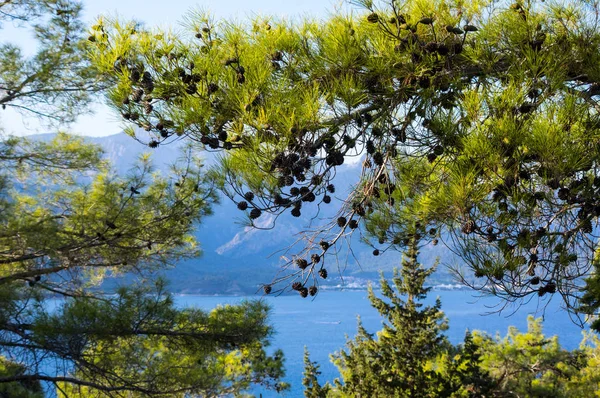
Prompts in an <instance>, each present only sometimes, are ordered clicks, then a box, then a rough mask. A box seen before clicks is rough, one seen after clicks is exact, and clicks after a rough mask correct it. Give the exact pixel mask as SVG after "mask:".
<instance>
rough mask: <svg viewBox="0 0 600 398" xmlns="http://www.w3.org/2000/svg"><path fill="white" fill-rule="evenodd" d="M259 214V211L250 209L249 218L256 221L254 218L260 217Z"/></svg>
mask: <svg viewBox="0 0 600 398" xmlns="http://www.w3.org/2000/svg"><path fill="white" fill-rule="evenodd" d="M261 214H262V212H261V211H260V210H259V209H252V210H251V211H250V218H252V219H256V218H258V217H260V215H261Z"/></svg>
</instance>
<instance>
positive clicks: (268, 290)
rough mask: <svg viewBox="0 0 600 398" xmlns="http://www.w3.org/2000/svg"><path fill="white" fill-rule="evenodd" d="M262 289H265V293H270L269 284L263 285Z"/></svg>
mask: <svg viewBox="0 0 600 398" xmlns="http://www.w3.org/2000/svg"><path fill="white" fill-rule="evenodd" d="M263 290H264V291H265V294H270V293H271V286H269V285H266V286H265V287H263Z"/></svg>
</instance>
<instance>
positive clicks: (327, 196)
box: [323, 195, 331, 204]
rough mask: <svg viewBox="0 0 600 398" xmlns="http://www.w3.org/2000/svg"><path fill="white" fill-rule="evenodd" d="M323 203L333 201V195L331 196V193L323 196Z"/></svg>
mask: <svg viewBox="0 0 600 398" xmlns="http://www.w3.org/2000/svg"><path fill="white" fill-rule="evenodd" d="M323 203H325V204H329V203H331V196H329V195H325V196H323Z"/></svg>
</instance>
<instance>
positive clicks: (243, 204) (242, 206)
mask: <svg viewBox="0 0 600 398" xmlns="http://www.w3.org/2000/svg"><path fill="white" fill-rule="evenodd" d="M237 207H238V209H240V210H246V209H247V208H248V202H246V201H245V200H242V201H241V202H240V203H238V204H237Z"/></svg>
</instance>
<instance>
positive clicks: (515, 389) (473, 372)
mask: <svg viewBox="0 0 600 398" xmlns="http://www.w3.org/2000/svg"><path fill="white" fill-rule="evenodd" d="M416 256H417V252H416V250H414V243H412V244H411V247H410V248H409V250H408V252H407V253H406V258H405V260H404V261H403V264H402V274H401V276H400V275H398V274H396V275H395V277H394V279H393V282H394V286H395V287H396V291H397V292H398V293H396V291H394V290H393V289H392V288H391V286H390V285H389V283H387V282H386V281H385V280H382V294H383V295H384V297H385V298H386V299H385V300H384V299H380V298H377V297H376V296H375V295H374V294H373V291H372V290H370V292H369V300H370V301H371V304H372V306H373V307H374V308H376V309H377V310H378V312H379V314H380V315H381V316H382V317H383V318H384V319H385V320H386V321H387V322H385V323H384V325H383V329H382V330H380V331H379V332H377V334H376V335H373V334H370V333H368V332H367V331H366V330H365V329H364V328H363V327H362V325H361V324H360V322H359V327H358V333H357V335H356V336H355V337H354V339H353V340H349V341H348V342H347V344H346V350H344V351H341V352H339V353H336V354H334V355H333V356H332V361H333V363H334V364H335V365H336V366H337V367H338V369H339V371H340V375H341V380H338V379H336V380H335V385H334V386H333V387H330V385H329V383H327V384H325V389H320V388H321V386H320V385H319V383H318V381H317V379H316V374H315V369H317V366H318V365H317V364H315V363H313V362H310V360H309V359H308V354H305V375H306V376H305V383H304V385H305V387H306V389H305V395H306V396H327V397H438V396H443V397H582V398H583V397H591V396H599V395H598V394H599V392H598V391H600V389H599V387H600V378H599V376H598V375H599V373H598V365H599V363H598V360H597V359H598V356H599V354H600V351H599V350H600V345H599V344H598V343H599V340H598V335H596V334H592V333H590V332H587V333H586V334H584V335H585V338H584V340H583V342H582V344H581V346H580V348H579V349H577V350H573V351H567V350H565V349H563V348H562V347H561V346H560V344H559V342H558V338H557V337H556V336H555V337H552V338H546V337H545V336H544V335H543V333H542V319H541V318H539V319H534V318H533V317H532V316H529V318H528V330H527V331H526V332H524V333H522V332H519V331H518V330H517V329H516V328H515V327H510V328H509V330H508V334H507V335H506V336H505V337H503V338H501V337H500V336H497V337H495V338H492V337H490V336H489V335H487V334H486V333H482V332H479V331H474V332H473V333H471V332H467V334H466V336H465V339H464V342H463V344H460V345H458V346H452V345H451V344H450V343H449V342H448V341H447V339H446V338H445V337H444V336H443V335H442V332H443V331H444V330H445V328H446V325H445V323H444V314H443V312H442V311H441V309H440V302H439V299H438V300H437V301H436V304H435V305H434V306H432V307H427V306H425V307H423V304H422V303H420V301H421V300H423V299H424V298H425V295H426V293H427V290H428V289H425V288H423V282H424V281H425V278H426V276H427V274H429V273H430V272H431V271H432V270H431V269H423V268H422V267H421V266H420V265H418V263H417V262H416ZM413 281H417V282H416V283H414V282H413ZM402 296H404V297H406V301H405V300H403V299H402ZM315 391H319V393H320V394H321V395H315V394H314V392H315ZM311 394H313V395H311Z"/></svg>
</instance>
